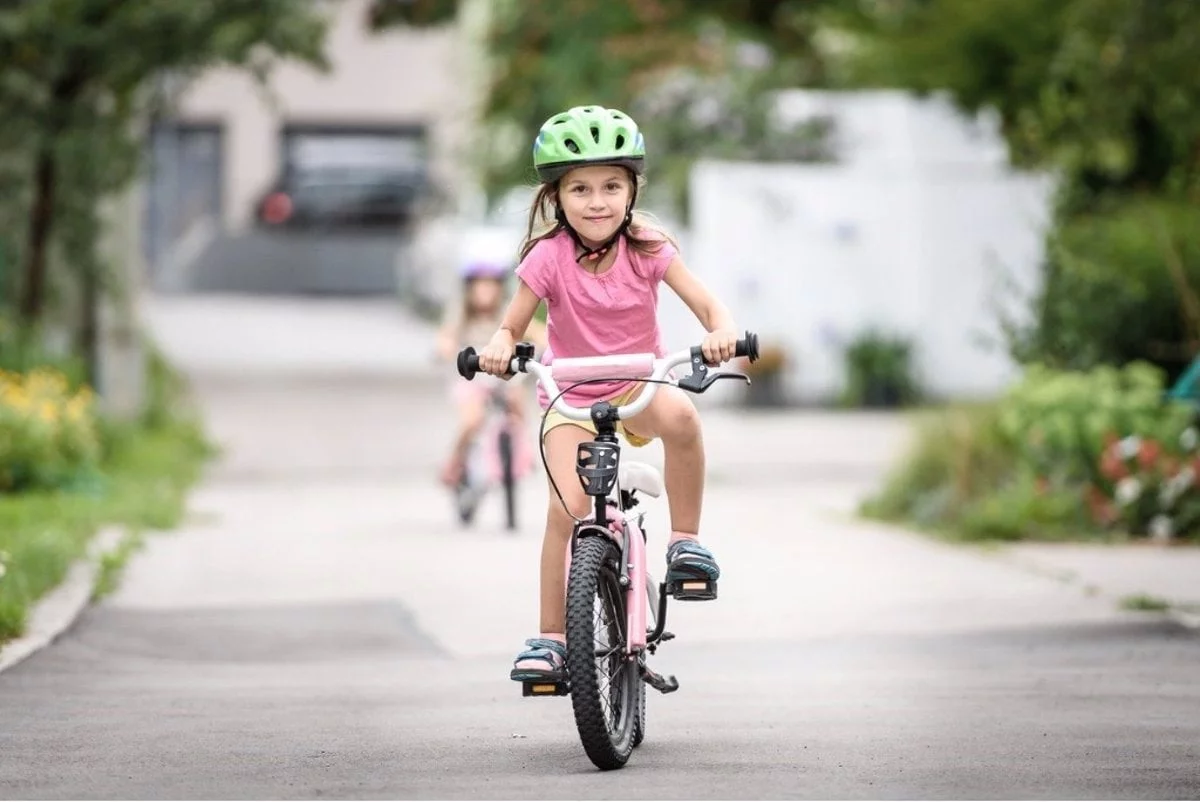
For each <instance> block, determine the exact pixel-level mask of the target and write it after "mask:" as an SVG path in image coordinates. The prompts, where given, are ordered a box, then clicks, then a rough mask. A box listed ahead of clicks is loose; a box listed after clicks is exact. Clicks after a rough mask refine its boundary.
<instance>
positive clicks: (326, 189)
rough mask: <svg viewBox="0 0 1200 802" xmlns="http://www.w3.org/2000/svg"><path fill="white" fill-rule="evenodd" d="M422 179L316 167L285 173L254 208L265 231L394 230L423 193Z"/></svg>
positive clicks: (368, 170)
mask: <svg viewBox="0 0 1200 802" xmlns="http://www.w3.org/2000/svg"><path fill="white" fill-rule="evenodd" d="M426 191H427V187H426V181H425V179H424V177H423V176H422V175H419V174H414V173H413V172H409V171H400V170H392V171H385V170H381V169H378V168H369V167H333V166H329V167H319V168H308V169H305V170H303V171H295V172H293V173H291V174H285V175H284V176H282V177H281V178H280V180H279V181H278V182H277V183H276V184H275V185H274V186H272V187H271V189H270V190H268V191H267V192H266V193H265V194H264V195H263V197H262V199H261V200H260V202H259V204H258V220H259V223H260V224H261V225H262V226H264V227H267V228H281V229H287V228H364V227H366V228H374V227H387V228H393V229H394V228H400V227H405V226H407V225H408V224H409V223H410V222H412V220H413V218H414V217H415V215H416V214H417V206H418V204H419V203H420V202H421V201H422V199H423V197H424V195H425V194H426Z"/></svg>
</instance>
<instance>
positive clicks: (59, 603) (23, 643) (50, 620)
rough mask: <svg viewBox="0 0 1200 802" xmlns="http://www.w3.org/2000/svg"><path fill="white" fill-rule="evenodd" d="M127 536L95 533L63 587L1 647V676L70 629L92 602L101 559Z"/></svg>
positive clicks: (112, 530) (113, 530) (46, 598)
mask: <svg viewBox="0 0 1200 802" xmlns="http://www.w3.org/2000/svg"><path fill="white" fill-rule="evenodd" d="M127 536H128V533H127V532H126V531H125V530H124V529H123V528H120V527H105V528H103V529H101V530H100V531H99V532H97V533H96V536H95V538H93V540H92V543H91V545H90V547H89V548H88V555H87V556H86V557H84V558H81V559H79V560H76V561H75V564H74V565H72V566H71V568H70V569H69V570H68V571H67V576H66V578H65V579H63V581H62V583H60V584H59V586H58V587H56V588H55V589H54V590H52V591H50V592H49V593H47V594H46V595H45V596H43V597H42V598H41V599H40V600H38V602H37V604H36V605H35V606H34V608H33V610H32V611H31V612H30V614H29V624H28V626H27V627H26V630H25V634H24V635H22V636H21V637H19V638H16V639H15V640H11V641H9V642H8V643H6V644H4V646H3V647H0V672H4V671H7V670H8V669H10V668H12V667H13V666H15V665H17V664H18V663H20V662H21V661H23V660H25V658H27V657H30V656H32V655H33V654H35V653H37V652H39V651H41V650H42V649H44V648H46V647H47V646H49V645H50V644H51V643H53V642H54V641H55V640H56V639H57V638H58V637H59V636H60V635H62V634H63V633H64V632H66V631H67V630H68V629H70V628H71V625H72V624H74V623H75V621H76V620H77V619H78V618H79V616H80V614H81V613H82V612H83V611H84V610H85V609H86V608H87V606H88V604H89V603H90V602H91V599H92V594H93V593H94V592H95V589H96V582H97V581H98V580H99V578H100V565H101V563H102V561H103V559H104V558H105V557H106V556H107V555H109V554H112V553H113V552H115V551H116V550H117V549H118V548H120V547H121V545H122V544H123V543H124V542H125V539H126V537H127Z"/></svg>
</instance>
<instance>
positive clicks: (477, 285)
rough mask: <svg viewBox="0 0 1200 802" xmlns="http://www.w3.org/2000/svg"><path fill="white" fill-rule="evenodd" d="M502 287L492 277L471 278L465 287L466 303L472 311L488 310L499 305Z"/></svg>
mask: <svg viewBox="0 0 1200 802" xmlns="http://www.w3.org/2000/svg"><path fill="white" fill-rule="evenodd" d="M503 292H504V287H503V286H502V285H501V283H500V282H499V281H497V280H496V279H494V278H474V279H471V283H470V285H469V286H468V287H467V304H468V306H469V307H470V308H471V310H472V311H475V312H490V311H492V310H493V309H495V308H496V307H497V306H499V305H500V301H501V296H502V295H503Z"/></svg>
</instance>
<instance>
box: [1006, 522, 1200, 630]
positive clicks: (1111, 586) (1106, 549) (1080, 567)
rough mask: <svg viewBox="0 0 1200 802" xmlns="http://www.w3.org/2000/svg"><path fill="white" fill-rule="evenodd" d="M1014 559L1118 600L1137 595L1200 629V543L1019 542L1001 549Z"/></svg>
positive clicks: (1020, 563) (1131, 598)
mask: <svg viewBox="0 0 1200 802" xmlns="http://www.w3.org/2000/svg"><path fill="white" fill-rule="evenodd" d="M1003 553H1004V554H1007V555H1008V556H1009V557H1010V558H1011V559H1012V560H1014V561H1016V563H1017V564H1019V565H1023V566H1025V567H1027V568H1030V569H1032V570H1035V571H1039V572H1042V573H1045V574H1047V575H1050V576H1054V577H1056V578H1058V579H1060V580H1062V581H1064V582H1067V583H1069V584H1072V585H1076V586H1079V587H1081V588H1083V589H1084V590H1085V591H1086V592H1094V593H1099V594H1102V595H1104V596H1106V597H1109V598H1111V599H1113V600H1115V601H1116V602H1117V603H1122V604H1124V603H1128V602H1133V601H1135V600H1138V599H1141V600H1142V601H1143V602H1145V603H1149V604H1152V605H1153V604H1165V605H1169V606H1170V607H1171V608H1172V612H1173V613H1174V614H1175V615H1176V617H1177V618H1178V620H1179V621H1180V622H1181V623H1184V624H1186V625H1188V626H1190V627H1193V628H1200V548H1198V547H1195V546H1160V545H1156V544H1151V543H1141V544H1135V545H1120V546H1106V545H1098V544H1097V545H1092V544H1080V543H1061V544H1060V543H1022V544H1019V545H1013V546H1007V547H1005V548H1004V550H1003Z"/></svg>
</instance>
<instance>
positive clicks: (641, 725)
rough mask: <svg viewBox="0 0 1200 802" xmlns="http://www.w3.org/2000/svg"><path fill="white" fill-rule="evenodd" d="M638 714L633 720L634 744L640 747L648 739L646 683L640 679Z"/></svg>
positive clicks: (638, 686)
mask: <svg viewBox="0 0 1200 802" xmlns="http://www.w3.org/2000/svg"><path fill="white" fill-rule="evenodd" d="M637 696H638V702H637V715H636V716H635V717H634V720H633V745H634V747H635V748H636V747H639V746H641V745H642V741H644V740H646V683H645V682H644V681H641V680H639V681H638V685H637Z"/></svg>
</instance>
